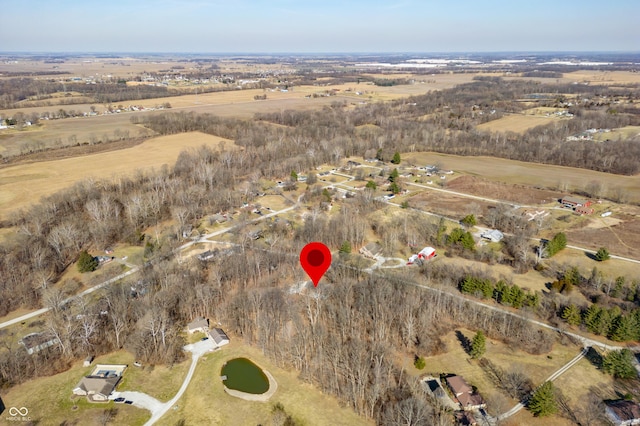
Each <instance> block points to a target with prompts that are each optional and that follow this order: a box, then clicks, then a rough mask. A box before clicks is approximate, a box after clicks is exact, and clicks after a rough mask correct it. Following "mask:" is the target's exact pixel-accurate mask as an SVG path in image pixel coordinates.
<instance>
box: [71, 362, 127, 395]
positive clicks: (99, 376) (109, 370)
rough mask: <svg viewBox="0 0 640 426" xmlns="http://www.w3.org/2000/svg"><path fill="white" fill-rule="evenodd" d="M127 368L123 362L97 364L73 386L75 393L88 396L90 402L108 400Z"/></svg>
mask: <svg viewBox="0 0 640 426" xmlns="http://www.w3.org/2000/svg"><path fill="white" fill-rule="evenodd" d="M126 368H127V366H126V365H122V364H97V365H96V366H95V368H94V369H93V371H92V372H91V374H89V375H88V376H86V377H83V378H82V379H81V380H80V382H78V384H77V385H76V387H75V388H73V394H74V395H77V396H86V397H87V400H88V401H89V402H107V401H108V400H109V395H111V393H112V392H113V391H114V390H115V389H116V386H118V383H120V380H121V379H122V373H124V370H125V369H126Z"/></svg>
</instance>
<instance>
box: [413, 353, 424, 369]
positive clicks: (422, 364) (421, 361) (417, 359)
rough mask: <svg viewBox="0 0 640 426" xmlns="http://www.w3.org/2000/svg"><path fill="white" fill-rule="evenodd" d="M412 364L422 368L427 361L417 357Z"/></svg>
mask: <svg viewBox="0 0 640 426" xmlns="http://www.w3.org/2000/svg"><path fill="white" fill-rule="evenodd" d="M413 365H414V366H415V367H416V368H417V369H418V370H422V369H424V367H425V366H426V365H427V363H426V362H425V360H424V358H423V357H421V356H420V357H417V358H416V360H415V361H414V362H413Z"/></svg>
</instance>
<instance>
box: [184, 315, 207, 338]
mask: <svg viewBox="0 0 640 426" xmlns="http://www.w3.org/2000/svg"><path fill="white" fill-rule="evenodd" d="M207 330H209V320H208V319H206V318H202V317H200V318H196V319H194V320H193V321H191V322H190V323H189V324H187V332H188V333H189V334H193V333H195V332H196V331H200V332H202V333H206V332H207Z"/></svg>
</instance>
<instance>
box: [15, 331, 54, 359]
mask: <svg viewBox="0 0 640 426" xmlns="http://www.w3.org/2000/svg"><path fill="white" fill-rule="evenodd" d="M58 343H60V339H58V338H57V337H55V336H54V335H52V334H50V333H31V334H27V335H26V336H24V337H23V338H22V339H20V344H21V345H22V346H24V348H25V349H26V350H27V353H28V354H29V355H33V354H34V353H36V352H40V351H41V350H44V349H46V348H48V347H49V346H53V345H57V344H58Z"/></svg>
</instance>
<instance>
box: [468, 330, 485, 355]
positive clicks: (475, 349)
mask: <svg viewBox="0 0 640 426" xmlns="http://www.w3.org/2000/svg"><path fill="white" fill-rule="evenodd" d="M486 350H487V347H486V339H485V337H484V333H483V332H482V330H478V332H477V333H476V335H475V336H473V340H472V341H471V352H470V353H469V355H471V358H473V359H478V358H480V357H481V356H482V355H484V353H485V352H486Z"/></svg>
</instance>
